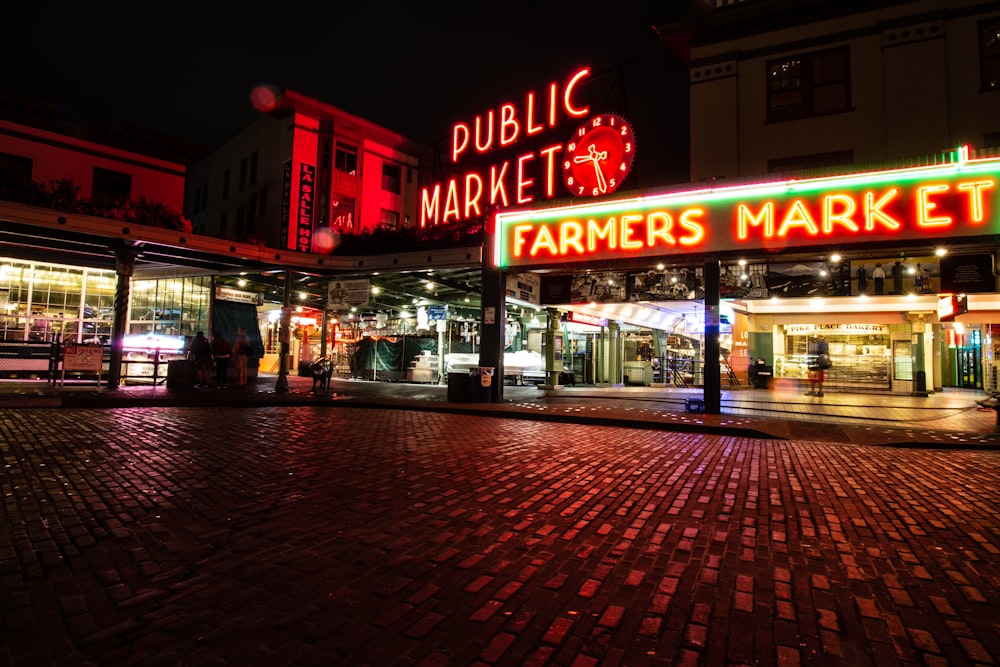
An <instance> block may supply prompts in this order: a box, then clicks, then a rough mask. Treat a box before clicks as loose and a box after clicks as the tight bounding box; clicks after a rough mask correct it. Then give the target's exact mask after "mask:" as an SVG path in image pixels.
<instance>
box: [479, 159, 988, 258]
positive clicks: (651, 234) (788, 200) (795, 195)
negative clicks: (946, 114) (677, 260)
mask: <svg viewBox="0 0 1000 667" xmlns="http://www.w3.org/2000/svg"><path fill="white" fill-rule="evenodd" d="M998 183H1000V160H997V159H992V160H970V159H969V158H968V150H967V149H965V148H962V149H959V151H958V156H957V159H956V161H955V162H953V163H950V164H944V165H936V166H932V167H919V168H913V169H897V170H888V171H879V172H868V173H864V174H852V175H849V176H838V177H833V178H818V179H807V180H795V179H792V180H787V181H777V182H772V183H760V184H755V185H752V186H745V187H729V188H709V189H703V190H692V191H688V192H675V193H666V194H662V195H657V196H648V197H636V198H630V199H622V200H616V201H606V202H602V203H598V204H587V205H580V206H568V207H562V208H550V209H541V210H537V211H520V212H517V211H512V212H509V213H500V214H498V215H497V217H496V229H495V231H496V235H497V244H496V254H495V256H494V262H495V263H496V264H497V265H498V266H501V267H510V266H529V265H542V264H555V263H564V262H577V261H586V260H595V259H606V260H616V259H626V258H634V257H643V256H647V255H650V256H663V255H670V254H679V253H690V252H719V251H729V250H740V249H760V248H764V249H772V250H780V249H783V248H790V247H796V246H810V245H817V244H824V243H828V242H836V243H837V244H840V245H848V244H852V243H866V242H872V241H892V240H901V239H920V238H930V237H940V236H970V235H982V234H997V233H1000V207H998V205H997V202H998V195H1000V191H998Z"/></svg>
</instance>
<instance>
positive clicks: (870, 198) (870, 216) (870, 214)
mask: <svg viewBox="0 0 1000 667" xmlns="http://www.w3.org/2000/svg"><path fill="white" fill-rule="evenodd" d="M898 194H899V188H891V189H890V190H889V191H888V192H886V193H885V194H884V195H882V198H881V199H879V200H878V201H875V193H874V192H866V193H865V231H868V232H870V231H872V230H873V229H875V223H876V222H881V223H882V224H883V225H885V226H886V227H888V228H889V229H899V228H900V227H902V224H901V223H900V222H899V221H898V220H894V219H893V218H892V217H891V216H889V215H888V214H887V213H883V212H882V211H881V209H882V207H883V206H885V205H887V204H888V203H889V202H890V201H892V200H893V199H895V198H896V195H898Z"/></svg>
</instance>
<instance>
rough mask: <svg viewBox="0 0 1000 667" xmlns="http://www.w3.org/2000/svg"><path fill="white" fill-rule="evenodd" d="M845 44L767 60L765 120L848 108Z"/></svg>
mask: <svg viewBox="0 0 1000 667" xmlns="http://www.w3.org/2000/svg"><path fill="white" fill-rule="evenodd" d="M850 55H851V53H850V50H849V49H848V48H847V47H846V46H845V47H841V48H837V49H830V50H828V51H816V52H814V53H803V54H799V55H796V56H793V57H789V58H782V59H779V60H770V61H768V63H767V121H768V122H769V123H776V122H781V121H786V120H796V119H798V118H810V117H812V116H823V115H826V114H831V113H839V112H842V111H848V110H849V109H850V108H851V58H850Z"/></svg>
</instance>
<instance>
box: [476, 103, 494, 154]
mask: <svg viewBox="0 0 1000 667" xmlns="http://www.w3.org/2000/svg"><path fill="white" fill-rule="evenodd" d="M486 118H487V121H486V124H487V125H488V126H489V131H488V132H487V133H486V143H485V144H484V143H483V141H482V139H483V136H482V129H483V117H482V116H476V150H477V151H479V152H480V153H485V152H486V151H488V150H489V149H490V148H491V147H492V146H493V109H490V110H489V111H488V112H487V114H486Z"/></svg>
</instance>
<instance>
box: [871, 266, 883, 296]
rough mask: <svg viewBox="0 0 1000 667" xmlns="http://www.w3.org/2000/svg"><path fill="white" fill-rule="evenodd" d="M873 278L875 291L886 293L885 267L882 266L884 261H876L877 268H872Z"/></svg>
mask: <svg viewBox="0 0 1000 667" xmlns="http://www.w3.org/2000/svg"><path fill="white" fill-rule="evenodd" d="M872 280H874V281H875V293H876V294H884V293H885V269H883V268H882V262H876V263H875V268H874V269H873V270H872Z"/></svg>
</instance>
